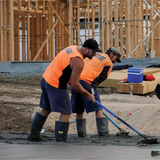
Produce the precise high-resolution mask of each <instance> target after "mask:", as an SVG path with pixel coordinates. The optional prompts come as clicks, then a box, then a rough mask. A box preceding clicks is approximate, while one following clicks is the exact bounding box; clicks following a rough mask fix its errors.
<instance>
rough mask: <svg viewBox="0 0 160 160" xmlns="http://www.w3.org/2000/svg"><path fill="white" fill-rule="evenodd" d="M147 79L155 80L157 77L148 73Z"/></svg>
mask: <svg viewBox="0 0 160 160" xmlns="http://www.w3.org/2000/svg"><path fill="white" fill-rule="evenodd" d="M145 79H146V80H147V81H154V80H155V77H154V76H153V75H152V74H150V75H146V77H145Z"/></svg>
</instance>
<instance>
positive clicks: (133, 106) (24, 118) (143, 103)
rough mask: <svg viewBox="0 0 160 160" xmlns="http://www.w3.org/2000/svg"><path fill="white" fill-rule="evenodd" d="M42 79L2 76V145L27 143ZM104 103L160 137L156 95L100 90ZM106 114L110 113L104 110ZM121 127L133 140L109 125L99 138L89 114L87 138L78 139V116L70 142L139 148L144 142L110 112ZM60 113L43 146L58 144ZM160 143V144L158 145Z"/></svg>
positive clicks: (159, 103)
mask: <svg viewBox="0 0 160 160" xmlns="http://www.w3.org/2000/svg"><path fill="white" fill-rule="evenodd" d="M40 78H41V74H39V75H38V76H35V75H32V76H30V77H29V76H26V77H25V76H22V75H21V76H20V75H18V76H17V75H16V76H15V75H14V76H13V75H8V74H1V75H0V142H4V143H23V144H28V143H29V144H31V143H32V142H27V141H26V137H27V135H28V133H29V131H30V126H31V123H32V119H33V117H34V115H35V112H36V111H38V110H39V107H38V105H39V99H40V95H41V89H40ZM98 90H99V93H100V97H101V103H102V104H103V105H104V106H105V107H107V108H108V109H109V110H111V111H112V112H114V113H115V114H116V115H117V116H119V117H120V118H121V119H123V120H124V121H126V122H127V123H128V124H130V125H131V126H132V127H134V128H135V129H136V130H138V131H139V132H140V133H142V134H146V135H149V136H152V137H157V138H158V139H159V138H160V137H159V135H160V125H159V123H160V100H159V99H158V98H157V97H156V95H155V93H154V92H153V93H149V94H147V95H130V94H119V93H116V89H113V88H99V89H98ZM104 112H105V113H107V112H106V111H105V110H104ZM107 114H108V115H109V116H110V117H111V118H112V119H113V120H114V121H115V122H116V123H117V124H118V125H119V127H121V128H123V129H124V130H125V131H127V132H129V137H118V136H115V134H116V133H117V132H118V131H119V130H118V129H117V128H116V127H115V126H114V125H113V124H112V123H111V122H109V133H110V134H109V136H108V137H107V138H106V137H99V136H98V135H97V128H96V121H95V114H94V113H89V114H85V118H86V120H87V134H88V136H87V137H86V139H84V138H78V137H77V133H76V124H75V114H72V115H71V117H70V125H69V132H68V142H70V143H72V144H78V145H85V144H88V145H92V144H94V145H108V144H112V145H114V144H115V145H122V144H123V145H136V144H137V142H138V141H140V140H141V139H142V137H140V136H139V135H138V134H137V133H135V132H134V131H132V130H131V129H130V128H128V127H127V126H126V125H124V124H123V123H122V122H120V121H119V120H117V119H116V118H114V117H113V116H112V115H110V114H109V113H107ZM58 118H59V113H51V114H50V115H49V117H48V119H47V121H46V123H45V125H44V127H43V129H45V133H44V134H42V135H43V137H44V138H46V139H47V141H44V142H39V143H40V144H50V143H53V142H54V143H55V137H54V125H55V120H58ZM158 144H159V143H158Z"/></svg>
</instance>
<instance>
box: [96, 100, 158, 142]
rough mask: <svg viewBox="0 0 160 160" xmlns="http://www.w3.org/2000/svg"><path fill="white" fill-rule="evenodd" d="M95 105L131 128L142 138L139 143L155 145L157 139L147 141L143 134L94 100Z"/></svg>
mask: <svg viewBox="0 0 160 160" xmlns="http://www.w3.org/2000/svg"><path fill="white" fill-rule="evenodd" d="M95 103H96V104H97V105H99V106H101V107H102V108H103V109H105V110H106V111H107V112H109V113H110V114H111V115H113V116H114V117H115V118H117V119H118V120H120V121H121V122H122V123H124V124H125V125H126V126H128V127H129V128H131V129H132V130H133V131H135V132H136V133H137V134H139V135H140V136H141V137H142V138H144V140H141V143H147V144H155V143H157V141H158V139H149V138H148V137H147V136H145V135H144V134H142V133H140V132H139V131H137V130H136V129H135V128H133V127H132V126H130V125H129V124H128V123H126V122H125V121H123V120H122V119H121V118H119V117H118V116H117V115H116V114H114V113H113V112H111V111H110V110H109V109H108V108H106V107H104V106H103V105H102V104H101V103H99V102H98V101H97V100H95Z"/></svg>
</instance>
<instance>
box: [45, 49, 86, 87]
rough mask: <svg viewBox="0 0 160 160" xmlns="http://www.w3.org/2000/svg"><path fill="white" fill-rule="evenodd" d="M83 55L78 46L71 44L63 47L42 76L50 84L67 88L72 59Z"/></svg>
mask: <svg viewBox="0 0 160 160" xmlns="http://www.w3.org/2000/svg"><path fill="white" fill-rule="evenodd" d="M73 57H80V58H81V59H82V60H83V56H82V55H81V54H80V53H79V52H78V51H77V46H70V47H67V48H65V49H63V50H62V51H61V52H60V53H59V54H58V55H57V56H56V57H55V58H54V60H53V61H52V62H51V64H50V65H49V66H48V67H47V69H46V70H45V72H44V73H43V75H42V77H43V78H44V79H45V80H46V82H47V83H48V84H50V85H51V86H53V87H55V88H61V89H66V88H67V83H68V81H69V79H70V77H71V72H72V69H71V68H70V59H71V58H73Z"/></svg>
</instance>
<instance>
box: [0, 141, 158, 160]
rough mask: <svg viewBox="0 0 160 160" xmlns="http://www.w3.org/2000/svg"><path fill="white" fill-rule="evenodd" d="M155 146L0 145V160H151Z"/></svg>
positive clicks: (156, 157)
mask: <svg viewBox="0 0 160 160" xmlns="http://www.w3.org/2000/svg"><path fill="white" fill-rule="evenodd" d="M156 149H158V148H157V147H156V146H151V147H146V148H145V147H136V146H110V145H109V146H78V145H69V144H64V143H59V144H57V145H18V144H5V143H0V160H6V159H16V160H19V159H25V160H27V159H38V160H42V159H74V160H76V159H96V160H98V159H105V160H143V159H145V160H153V159H160V155H157V156H151V151H152V150H156Z"/></svg>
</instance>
